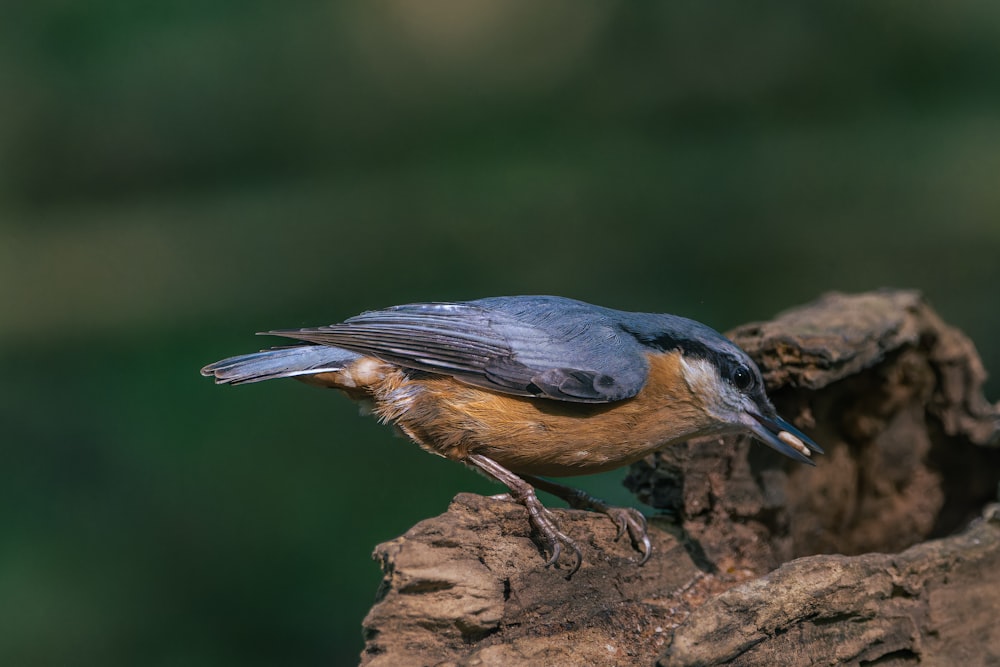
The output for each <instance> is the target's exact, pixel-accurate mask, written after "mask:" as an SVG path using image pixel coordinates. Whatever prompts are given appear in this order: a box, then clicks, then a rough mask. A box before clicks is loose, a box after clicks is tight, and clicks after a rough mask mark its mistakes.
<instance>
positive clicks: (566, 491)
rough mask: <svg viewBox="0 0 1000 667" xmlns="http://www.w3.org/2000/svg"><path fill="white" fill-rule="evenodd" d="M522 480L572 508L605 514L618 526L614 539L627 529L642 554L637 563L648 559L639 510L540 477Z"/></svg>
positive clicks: (648, 545) (648, 548)
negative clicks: (609, 502) (619, 505)
mask: <svg viewBox="0 0 1000 667" xmlns="http://www.w3.org/2000/svg"><path fill="white" fill-rule="evenodd" d="M524 481H526V482H528V483H529V484H531V485H532V486H533V487H535V488H536V489H541V490H542V491H547V492H548V493H551V494H552V495H554V496H556V497H558V498H562V499H563V500H565V501H566V502H567V503H569V506H570V507H572V508H573V509H578V510H590V511H592V512H600V513H602V514H607V515H608V516H609V517H611V520H612V521H614V522H615V524H616V525H617V526H618V534H617V535H616V536H615V539H616V540H618V539H621V536H622V535H624V534H625V531H626V530H627V531H628V536H629V539H631V540H632V545H633V546H635V548H636V549H638V550H639V553H641V554H642V558H641V559H640V560H639V564H640V565H642V564H643V563H645V562H646V561H647V560H649V554H650V553H651V552H652V550H653V545H652V542H650V539H649V534H648V533H647V532H646V517H645V516H643V515H642V512H640V511H639V510H637V509H635V508H633V507H612V506H611V505H608V504H607V503H606V502H604V501H603V500H601V499H600V498H595V497H594V496H592V495H590V494H589V493H587V492H586V491H581V490H580V489H574V488H573V487H571V486H563V485H562V484H556V483H555V482H550V481H549V480H547V479H542V478H541V477H534V476H531V475H525V476H524Z"/></svg>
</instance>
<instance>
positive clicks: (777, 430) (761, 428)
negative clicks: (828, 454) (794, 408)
mask: <svg viewBox="0 0 1000 667" xmlns="http://www.w3.org/2000/svg"><path fill="white" fill-rule="evenodd" d="M750 416H751V417H753V420H752V421H750V423H749V428H750V432H751V433H753V434H754V437H756V438H757V439H758V440H760V441H761V442H763V443H764V444H765V445H767V446H768V447H770V448H771V449H773V450H775V451H778V452H781V453H782V454H784V455H785V456H787V457H788V458H791V459H795V460H796V461H799V462H801V463H807V464H809V465H811V466H814V465H816V464H815V463H813V461H812V459H810V458H809V456H810V453H811V452H816V453H817V454H822V453H823V449H822V448H821V447H820V446H819V445H817V444H816V443H815V442H813V441H812V438H810V437H809V436H807V435H806V434H805V433H803V432H802V431H800V430H799V429H797V428H795V427H794V426H792V425H791V424H789V423H788V422H787V421H785V420H784V419H782V418H781V417H779V416H778V415H774V416H773V417H764V416H762V415H759V414H757V413H756V412H751V413H750Z"/></svg>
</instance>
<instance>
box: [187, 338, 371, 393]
mask: <svg viewBox="0 0 1000 667" xmlns="http://www.w3.org/2000/svg"><path fill="white" fill-rule="evenodd" d="M361 356H362V355H360V354H357V353H355V352H350V351H348V350H344V349H341V348H339V347H329V346H326V345H296V346H292V347H279V348H274V349H271V350H263V351H261V352H254V353H253V354H242V355H240V356H238V357H229V358H228V359H223V360H222V361H217V362H215V363H214V364H209V365H208V366H205V367H204V368H202V369H201V374H202V375H204V376H206V377H215V383H216V384H246V383H250V382H262V381H264V380H273V379H274V378H287V377H295V376H297V375H314V374H316V373H329V372H334V371H339V370H343V369H344V366H345V365H346V364H348V363H350V362H351V361H354V360H355V359H360V358H361Z"/></svg>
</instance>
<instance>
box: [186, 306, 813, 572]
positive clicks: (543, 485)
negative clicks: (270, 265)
mask: <svg viewBox="0 0 1000 667" xmlns="http://www.w3.org/2000/svg"><path fill="white" fill-rule="evenodd" d="M258 335H270V336H277V337H282V338H285V339H291V340H292V341H294V343H293V344H291V345H284V346H277V347H273V348H270V349H266V350H262V351H260V352H255V353H250V354H243V355H239V356H234V357H230V358H227V359H223V360H221V361H217V362H215V363H213V364H209V365H207V366H205V367H204V368H202V369H201V373H202V375H205V376H208V377H213V378H214V379H215V382H216V383H217V384H231V385H239V384H248V383H254V382H260V381H263V380H271V379H276V378H288V377H290V378H296V379H298V380H301V381H303V382H306V383H308V384H312V385H317V386H320V387H330V388H335V389H338V390H340V391H341V392H343V393H344V394H346V395H347V396H348V398H350V399H353V400H355V401H357V402H359V403H360V404H361V405H362V408H363V412H366V411H367V412H372V413H374V415H375V416H376V417H377V418H378V419H379V421H380V422H382V423H386V424H391V425H393V426H395V427H396V428H397V429H398V430H400V431H402V433H403V434H405V435H406V436H407V437H409V438H410V439H411V440H413V441H414V442H416V443H417V444H418V445H419V446H420V447H421V448H423V449H424V450H426V451H428V452H430V453H432V454H437V455H439V456H442V457H445V458H448V459H451V460H453V461H457V462H459V463H463V464H465V465H466V466H468V467H470V468H472V469H474V470H477V471H479V472H480V473H482V474H484V475H485V476H486V477H488V478H491V479H493V480H495V481H497V482H500V483H501V484H503V485H505V486H506V487H507V489H508V490H509V494H506V495H505V497H509V498H511V499H513V500H515V501H517V502H518V503H520V504H521V505H523V506H524V507H525V509H526V510H527V514H528V519H529V522H530V525H531V527H532V528H533V530H534V531H535V534H536V535H537V536H538V537H539V538H540V546H541V549H542V550H543V553H544V554H547V556H548V558H547V560H546V561H545V565H546V566H550V565H553V564H556V563H557V562H558V561H559V559H560V556H561V555H562V553H563V547H566V548H567V549H569V550H570V551H571V552H572V554H573V556H574V557H575V558H574V562H573V564H572V566H571V569H570V572H569V576H572V574H573V573H575V572H576V571H577V570H578V569H579V567H580V565H581V564H582V562H583V555H582V551H581V550H580V547H579V546H578V545H577V543H576V542H575V541H574V540H573V539H572V538H571V537H570V536H569V535H567V534H566V533H565V532H563V531H562V529H561V527H560V525H559V521H558V520H557V518H556V516H555V515H554V513H553V512H552V511H551V510H549V509H548V508H547V507H545V506H544V505H543V504H542V503H541V502H540V500H539V499H538V496H537V494H536V490H543V491H547V492H549V493H552V494H554V495H556V496H557V497H560V498H563V499H564V500H565V501H566V502H567V503H568V504H569V505H570V506H571V507H574V508H578V509H587V510H592V511H596V512H601V513H604V514H607V515H608V516H609V517H610V518H611V519H612V520H613V521H614V522H615V524H616V525H617V528H618V534H617V538H620V537H622V535H624V533H625V532H626V531H627V532H628V534H629V538H630V540H631V541H632V544H633V546H634V547H635V548H636V549H637V551H639V553H640V556H641V558H640V560H639V563H640V564H642V563H645V562H646V561H647V560H648V558H649V556H650V554H651V552H652V546H651V540H650V538H649V535H648V531H647V524H646V519H645V517H644V515H643V514H642V513H641V512H639V511H638V510H636V509H634V508H619V507H612V506H610V505H608V504H607V503H605V502H604V501H602V500H600V499H598V498H595V497H593V496H591V495H589V494H587V493H585V492H583V491H579V490H577V489H574V488H572V487H569V486H565V485H562V484H559V483H556V482H554V481H552V480H550V479H547V478H551V477H556V478H561V477H571V476H575V475H587V474H592V473H598V472H604V471H607V470H612V469H614V468H618V467H620V466H625V465H628V464H631V463H634V462H636V461H638V460H640V459H642V458H644V457H646V456H647V455H649V454H651V453H654V452H656V451H658V450H661V449H663V448H665V447H669V446H671V445H673V444H676V443H679V442H683V441H686V440H689V439H691V438H694V437H698V436H706V435H724V434H730V433H747V434H750V435H752V436H753V437H755V438H756V439H757V440H759V441H760V442H762V443H763V444H765V445H767V446H768V447H771V448H773V449H774V450H776V451H778V452H780V453H781V454H784V455H785V456H788V457H789V458H791V459H794V460H796V461H799V462H802V463H806V464H810V465H815V464H814V463H813V461H812V459H811V458H810V455H811V453H812V452H815V453H818V454H822V453H823V450H822V449H821V448H820V447H819V445H817V444H816V443H815V442H814V441H813V440H812V439H811V438H809V437H808V436H807V435H805V434H804V433H803V432H802V431H800V430H799V429H797V428H796V427H795V426H793V425H792V424H791V423H789V422H788V421H786V420H785V419H783V418H781V417H780V416H779V415H778V414H777V412H776V411H775V408H774V406H773V405H772V403H771V401H770V400H769V399H768V397H767V394H766V392H765V387H764V380H763V378H762V376H761V373H760V370H759V369H758V367H757V365H756V364H755V363H754V362H753V360H751V359H750V357H749V356H748V355H747V354H746V353H745V352H744V351H743V350H741V349H740V348H739V347H738V346H737V345H735V344H734V343H733V342H732V341H730V340H729V339H727V338H726V337H725V336H723V335H722V334H720V333H719V332H717V331H716V330H714V329H712V328H711V327H709V326H707V325H705V324H701V323H700V322H697V321H695V320H692V319H688V318H685V317H681V316H678V315H670V314H662V313H642V312H627V311H622V310H615V309H612V308H606V307H602V306H597V305H593V304H590V303H586V302H583V301H578V300H575V299H570V298H566V297H559V296H544V295H539V296H507V297H487V298H482V299H477V300H471V301H454V302H423V303H410V304H405V305H399V306H392V307H389V308H384V309H380V310H371V311H366V312H363V313H361V314H360V315H357V316H354V317H350V318H348V319H346V320H344V321H343V322H340V323H338V324H330V325H325V326H318V327H312V328H301V329H277V330H272V331H266V332H261V333H260V334H258ZM617 538H616V539H617Z"/></svg>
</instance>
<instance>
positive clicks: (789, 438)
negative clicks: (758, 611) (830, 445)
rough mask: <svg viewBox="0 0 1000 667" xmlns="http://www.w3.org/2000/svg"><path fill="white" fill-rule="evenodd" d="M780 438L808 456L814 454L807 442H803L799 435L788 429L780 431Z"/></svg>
mask: <svg viewBox="0 0 1000 667" xmlns="http://www.w3.org/2000/svg"><path fill="white" fill-rule="evenodd" d="M778 440H781V441H782V442H783V443H785V444H786V445H788V446H789V447H791V448H793V449H796V450H798V451H799V452H801V453H802V454H804V455H806V456H812V452H811V451H810V450H809V448H808V447H806V446H805V443H803V442H802V441H801V440H799V439H798V438H797V437H795V436H794V435H792V434H791V433H789V432H788V431H782V432H781V433H779V434H778Z"/></svg>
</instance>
